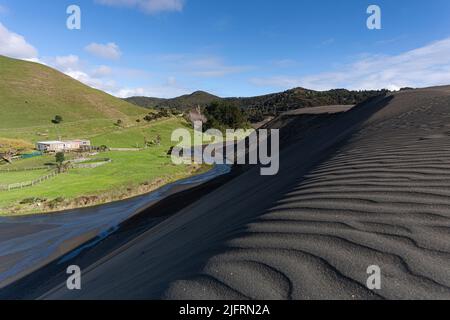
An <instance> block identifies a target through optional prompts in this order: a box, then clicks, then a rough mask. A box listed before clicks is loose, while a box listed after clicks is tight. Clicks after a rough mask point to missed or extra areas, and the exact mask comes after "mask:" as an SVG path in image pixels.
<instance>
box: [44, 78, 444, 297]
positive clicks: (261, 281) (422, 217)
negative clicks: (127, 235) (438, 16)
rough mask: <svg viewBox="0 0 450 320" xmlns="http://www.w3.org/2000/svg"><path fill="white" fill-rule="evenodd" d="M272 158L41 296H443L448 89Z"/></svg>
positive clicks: (314, 133) (356, 119)
mask: <svg viewBox="0 0 450 320" xmlns="http://www.w3.org/2000/svg"><path fill="white" fill-rule="evenodd" d="M280 157H281V158H280V159H281V170H280V173H279V174H278V175H277V176H274V177H261V176H259V175H258V173H259V171H258V170H257V168H255V169H252V170H250V171H249V172H246V173H244V174H243V175H242V176H239V177H238V178H236V179H235V180H233V181H231V182H230V183H228V184H226V185H224V186H223V187H221V188H219V189H218V190H216V191H214V192H212V193H211V194H209V195H207V196H206V197H205V198H203V199H201V200H200V201H198V202H197V203H195V204H193V205H191V206H189V207H188V208H185V209H184V210H182V211H181V212H179V213H178V214H177V215H175V216H173V217H172V218H170V219H168V220H166V221H164V222H163V223H161V224H160V225H158V226H156V227H154V228H152V229H151V230H149V231H148V232H146V233H145V234H143V235H141V236H140V237H139V238H137V239H135V240H134V241H132V242H131V243H129V244H128V245H127V246H125V247H123V248H121V249H120V250H118V251H117V252H115V253H113V254H111V255H110V256H108V257H105V258H104V259H102V260H101V261H98V262H97V263H95V264H94V265H92V266H91V267H89V268H88V269H87V270H84V278H83V279H84V289H83V290H82V291H80V292H68V291H67V290H65V289H64V287H63V286H61V287H58V288H55V289H54V290H51V291H50V292H48V293H47V294H45V295H44V296H42V298H50V299H52V298H88V299H89V298H113V299H114V298H161V297H163V298H169V299H449V298H450V87H436V88H427V89H420V90H413V91H405V92H399V93H395V94H393V95H391V96H388V97H385V98H383V99H378V100H376V101H372V102H370V103H368V104H365V105H361V106H358V107H356V108H354V109H353V110H351V111H349V112H347V113H345V114H343V115H341V116H339V118H336V120H335V121H333V122H329V123H327V124H326V125H324V126H321V127H316V128H312V129H311V130H309V131H308V132H306V133H305V134H302V135H301V136H299V137H298V139H297V140H295V143H293V144H292V145H291V146H290V147H288V148H286V149H285V150H283V152H282V153H281V156H280ZM371 265H378V266H380V268H381V271H382V289H381V290H376V291H371V290H369V289H368V288H367V287H366V280H367V277H368V275H367V273H366V270H367V268H368V266H371ZM112 279H114V281H112Z"/></svg>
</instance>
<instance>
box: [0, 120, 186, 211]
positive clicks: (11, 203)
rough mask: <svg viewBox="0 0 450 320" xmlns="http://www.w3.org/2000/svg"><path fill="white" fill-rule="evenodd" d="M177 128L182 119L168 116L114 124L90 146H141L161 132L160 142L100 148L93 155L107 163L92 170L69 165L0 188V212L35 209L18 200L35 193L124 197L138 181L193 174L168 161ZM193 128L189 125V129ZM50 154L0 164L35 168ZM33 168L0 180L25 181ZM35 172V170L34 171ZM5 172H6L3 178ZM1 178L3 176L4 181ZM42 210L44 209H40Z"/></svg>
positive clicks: (182, 125)
mask: <svg viewBox="0 0 450 320" xmlns="http://www.w3.org/2000/svg"><path fill="white" fill-rule="evenodd" d="M177 128H189V126H188V124H187V123H186V122H185V120H184V119H182V118H169V119H164V120H160V121H158V122H155V123H152V124H147V125H146V126H140V127H134V128H127V129H120V130H117V129H114V130H113V131H111V132H109V133H103V134H100V135H97V136H94V137H91V139H92V142H93V144H94V145H103V144H104V145H107V146H108V147H115V148H133V147H136V146H139V147H140V148H143V147H144V139H145V137H147V139H148V141H150V140H153V139H155V138H156V136H157V135H160V136H161V145H159V146H153V147H149V148H147V149H143V150H141V151H138V152H122V151H121V152H118V151H115V152H112V151H110V152H105V153H101V154H99V155H97V156H95V157H94V158H98V157H101V158H110V159H111V160H112V162H111V163H108V164H106V165H103V166H101V167H98V168H94V169H71V170H69V172H68V173H64V174H61V175H58V176H56V177H55V178H52V179H50V180H48V181H45V182H43V183H41V184H38V185H36V186H33V187H30V188H25V189H21V190H13V191H3V192H0V214H1V215H9V214H17V213H25V212H30V211H31V212H39V210H40V209H39V208H35V207H30V206H23V205H21V204H20V202H21V201H23V200H24V199H28V198H39V199H46V200H47V201H52V200H55V199H57V198H63V199H65V200H67V201H70V200H74V199H76V198H78V197H87V196H98V197H99V201H100V202H103V201H107V200H104V199H110V198H111V199H112V198H123V197H124V195H125V194H127V193H128V194H129V195H130V196H131V195H134V194H135V192H134V191H133V190H136V189H138V188H139V186H141V185H142V184H149V185H151V184H152V183H154V181H157V180H159V181H160V183H167V182H170V181H174V180H176V179H180V178H184V177H187V176H189V175H190V174H192V170H193V167H192V166H176V165H173V164H172V161H171V158H170V156H169V155H167V151H168V150H169V149H170V147H171V146H173V145H174V143H172V142H171V141H170V138H171V134H172V131H173V130H175V129H177ZM190 130H191V132H192V129H190ZM54 161H55V159H54V156H52V155H46V156H42V157H36V158H31V159H24V160H19V161H16V162H14V163H13V165H8V166H6V165H3V166H0V170H1V169H2V167H4V168H29V167H39V166H43V165H48V164H52V163H54ZM32 172H34V171H31V172H30V171H26V172H17V173H4V174H3V175H4V176H3V175H2V174H0V184H3V183H13V182H21V181H14V178H17V180H24V179H25V180H24V181H26V180H29V179H28V178H27V177H28V176H29V175H30V176H31V175H34V173H32ZM36 174H38V173H36ZM6 175H10V177H8V179H7V182H6ZM2 177H5V182H3V180H2ZM44 211H45V210H44Z"/></svg>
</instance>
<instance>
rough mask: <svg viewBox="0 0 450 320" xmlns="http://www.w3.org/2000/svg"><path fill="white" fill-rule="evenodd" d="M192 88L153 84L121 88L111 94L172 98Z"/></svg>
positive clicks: (121, 96)
mask: <svg viewBox="0 0 450 320" xmlns="http://www.w3.org/2000/svg"><path fill="white" fill-rule="evenodd" d="M191 92H192V90H189V89H186V88H181V87H178V86H171V85H168V84H166V85H155V86H146V87H139V88H122V89H119V90H118V91H115V92H113V93H112V94H113V95H115V96H117V97H119V98H128V97H133V96H144V97H157V98H173V97H178V96H182V95H185V94H189V93H191Z"/></svg>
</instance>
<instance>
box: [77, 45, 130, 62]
mask: <svg viewBox="0 0 450 320" xmlns="http://www.w3.org/2000/svg"><path fill="white" fill-rule="evenodd" d="M85 50H86V51H87V52H89V53H90V54H92V55H94V56H96V57H99V58H103V59H108V60H119V59H120V57H121V56H122V52H121V51H120V48H119V46H118V45H117V44H115V43H113V42H110V43H107V44H100V43H95V42H93V43H91V44H89V45H88V46H86V48H85Z"/></svg>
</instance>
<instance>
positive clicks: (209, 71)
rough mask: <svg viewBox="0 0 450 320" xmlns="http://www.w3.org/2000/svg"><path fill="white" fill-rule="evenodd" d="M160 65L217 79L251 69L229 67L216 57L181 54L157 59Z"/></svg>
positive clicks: (191, 74)
mask: <svg viewBox="0 0 450 320" xmlns="http://www.w3.org/2000/svg"><path fill="white" fill-rule="evenodd" d="M158 59H159V60H160V61H161V62H162V63H166V64H168V65H169V67H172V68H174V71H176V72H178V73H181V72H183V73H186V74H188V75H190V76H195V77H201V78H219V77H224V76H226V75H230V74H237V73H242V72H246V71H249V70H251V69H253V67H251V66H241V65H229V64H227V63H225V61H224V60H223V59H222V58H221V57H217V56H193V55H183V54H168V55H164V56H160V57H158Z"/></svg>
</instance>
